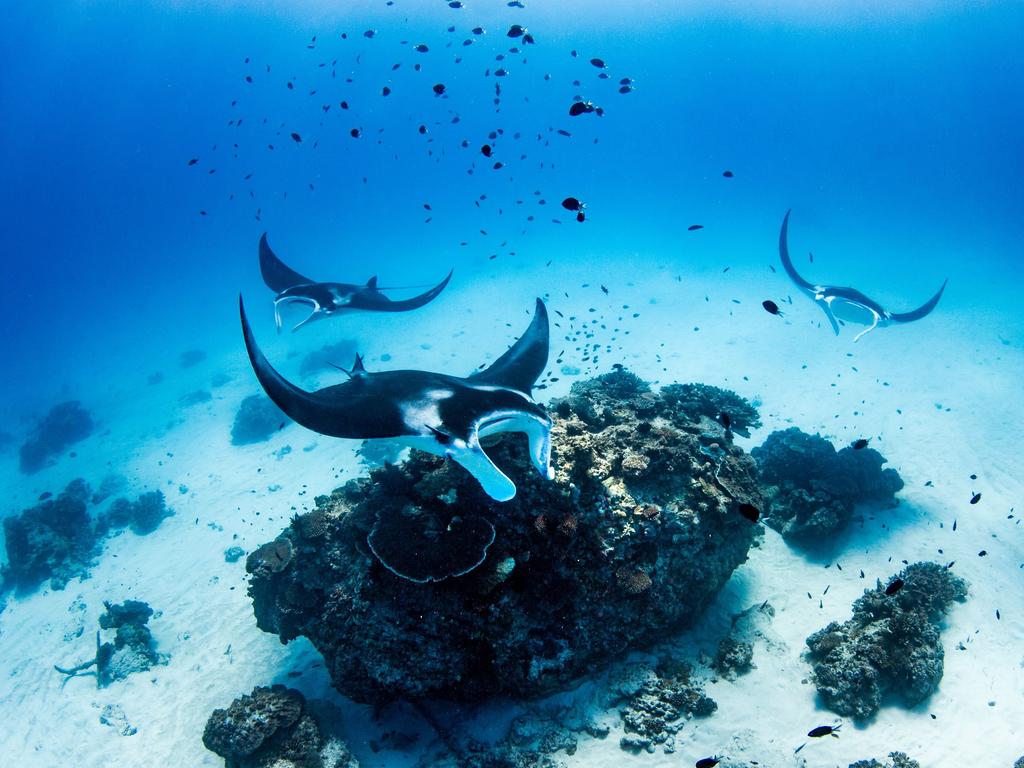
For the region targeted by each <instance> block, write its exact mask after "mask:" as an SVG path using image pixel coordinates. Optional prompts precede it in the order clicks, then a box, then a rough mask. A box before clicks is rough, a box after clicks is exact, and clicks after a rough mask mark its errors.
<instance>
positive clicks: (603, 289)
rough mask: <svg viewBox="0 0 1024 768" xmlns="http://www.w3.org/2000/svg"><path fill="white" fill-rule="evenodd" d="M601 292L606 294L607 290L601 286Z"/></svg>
mask: <svg viewBox="0 0 1024 768" xmlns="http://www.w3.org/2000/svg"><path fill="white" fill-rule="evenodd" d="M601 290H602V291H604V292H605V294H607V293H608V289H607V288H605V287H604V286H603V285H602V286H601Z"/></svg>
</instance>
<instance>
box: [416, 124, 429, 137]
mask: <svg viewBox="0 0 1024 768" xmlns="http://www.w3.org/2000/svg"><path fill="white" fill-rule="evenodd" d="M417 130H418V131H419V132H420V134H421V135H422V134H425V133H426V132H427V126H425V125H421V126H420V127H419V128H417Z"/></svg>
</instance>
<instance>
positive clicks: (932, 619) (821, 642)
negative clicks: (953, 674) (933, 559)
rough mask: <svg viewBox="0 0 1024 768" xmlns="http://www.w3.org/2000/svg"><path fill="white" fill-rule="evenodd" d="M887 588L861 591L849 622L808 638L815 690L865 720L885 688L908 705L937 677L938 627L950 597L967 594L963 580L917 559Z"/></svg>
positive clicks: (958, 598) (939, 664) (960, 598)
mask: <svg viewBox="0 0 1024 768" xmlns="http://www.w3.org/2000/svg"><path fill="white" fill-rule="evenodd" d="M897 578H898V579H899V581H897V580H896V579H897ZM900 583H902V586H901V587H900V586H899V584H900ZM895 587H898V588H897V589H894V588H895ZM888 591H889V592H892V594H886V592H887V588H886V587H883V586H882V585H881V584H878V585H877V586H876V587H875V589H872V590H865V592H864V595H863V596H862V597H860V598H858V599H857V600H856V602H854V604H853V617H852V618H851V619H850V620H849V621H846V622H844V623H842V624H838V623H837V622H834V621H833V622H831V623H830V624H829V625H828V626H827V627H825V628H824V629H821V630H819V631H817V632H815V633H814V634H813V635H811V636H810V637H808V638H807V646H808V648H809V651H808V654H807V656H808V659H809V660H810V661H811V662H812V664H813V678H814V683H815V685H816V686H817V688H818V693H819V694H820V695H821V697H822V699H823V700H824V702H825V705H826V706H827V707H828V708H829V709H831V710H832V711H833V712H836V713H837V714H839V715H843V716H846V717H852V718H854V719H855V720H865V719H867V718H870V717H872V716H873V715H874V714H875V713H876V712H878V710H879V708H880V707H881V705H882V697H883V695H884V694H886V693H888V692H892V693H894V694H896V695H897V696H899V697H900V698H901V699H902V700H903V701H904V702H905V703H906V704H907V705H908V706H913V705H915V704H918V703H920V702H921V701H923V700H924V699H926V698H927V697H928V696H930V695H931V694H932V693H934V691H935V690H936V689H937V688H938V685H939V681H940V680H941V679H942V670H943V650H942V643H941V642H940V638H939V634H940V626H939V625H940V622H941V621H942V617H943V616H945V614H946V612H947V611H948V610H949V608H950V606H951V605H952V604H953V602H954V601H963V600H964V599H965V598H966V597H967V583H966V582H965V581H964V580H963V579H961V578H959V577H957V576H954V575H953V574H952V572H951V571H950V570H949V569H948V568H946V567H944V566H942V565H939V564H938V563H914V564H913V565H909V566H907V567H906V568H904V569H903V570H902V571H900V573H899V574H898V577H894V579H893V580H891V581H890V586H889V587H888Z"/></svg>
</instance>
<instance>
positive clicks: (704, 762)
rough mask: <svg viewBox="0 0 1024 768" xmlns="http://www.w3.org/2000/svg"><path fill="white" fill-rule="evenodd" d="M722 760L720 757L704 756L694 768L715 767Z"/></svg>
mask: <svg viewBox="0 0 1024 768" xmlns="http://www.w3.org/2000/svg"><path fill="white" fill-rule="evenodd" d="M721 761H722V758H720V757H702V758H701V759H700V760H698V761H697V762H696V763H694V764H693V765H694V768H715V766H716V765H718V764H719V763H720V762H721Z"/></svg>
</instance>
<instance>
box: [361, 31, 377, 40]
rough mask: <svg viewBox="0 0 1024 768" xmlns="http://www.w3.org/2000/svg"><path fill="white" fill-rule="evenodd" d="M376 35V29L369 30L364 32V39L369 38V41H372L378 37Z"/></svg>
mask: <svg viewBox="0 0 1024 768" xmlns="http://www.w3.org/2000/svg"><path fill="white" fill-rule="evenodd" d="M376 34H377V30H375V29H368V30H366V31H365V32H363V37H365V38H367V39H369V40H372V39H373V36H374V35H376Z"/></svg>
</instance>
